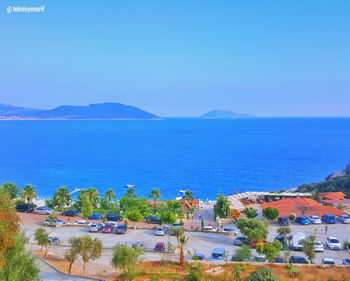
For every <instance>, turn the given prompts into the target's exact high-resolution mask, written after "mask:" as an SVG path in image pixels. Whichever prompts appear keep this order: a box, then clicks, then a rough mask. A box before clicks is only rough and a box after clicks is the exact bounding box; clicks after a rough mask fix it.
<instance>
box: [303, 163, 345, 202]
mask: <svg viewBox="0 0 350 281" xmlns="http://www.w3.org/2000/svg"><path fill="white" fill-rule="evenodd" d="M297 191H298V192H344V193H345V194H346V195H347V197H348V198H350V164H348V165H347V166H346V168H345V169H344V170H343V171H340V172H335V173H333V174H331V175H329V176H328V177H326V179H325V180H324V181H321V182H316V183H310V184H303V185H301V186H299V187H298V188H297Z"/></svg>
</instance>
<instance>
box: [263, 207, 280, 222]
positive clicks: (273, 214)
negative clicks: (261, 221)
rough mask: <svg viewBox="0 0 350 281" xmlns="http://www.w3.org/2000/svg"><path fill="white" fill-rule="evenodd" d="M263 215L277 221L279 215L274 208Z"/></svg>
mask: <svg viewBox="0 0 350 281" xmlns="http://www.w3.org/2000/svg"><path fill="white" fill-rule="evenodd" d="M263 213H264V215H265V217H266V218H267V219H268V220H275V219H277V218H278V215H279V211H278V209H276V208H272V207H268V208H266V209H264V211H263Z"/></svg>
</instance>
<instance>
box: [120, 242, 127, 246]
mask: <svg viewBox="0 0 350 281" xmlns="http://www.w3.org/2000/svg"><path fill="white" fill-rule="evenodd" d="M117 245H118V246H128V242H125V241H119V242H118V243H117Z"/></svg>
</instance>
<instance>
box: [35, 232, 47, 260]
mask: <svg viewBox="0 0 350 281" xmlns="http://www.w3.org/2000/svg"><path fill="white" fill-rule="evenodd" d="M34 239H35V241H36V242H37V243H38V245H39V246H41V251H42V250H43V247H45V254H44V259H45V258H46V254H47V250H48V247H49V245H50V242H49V234H48V233H47V232H46V230H45V229H43V228H41V227H40V228H37V229H36V230H35V233H34Z"/></svg>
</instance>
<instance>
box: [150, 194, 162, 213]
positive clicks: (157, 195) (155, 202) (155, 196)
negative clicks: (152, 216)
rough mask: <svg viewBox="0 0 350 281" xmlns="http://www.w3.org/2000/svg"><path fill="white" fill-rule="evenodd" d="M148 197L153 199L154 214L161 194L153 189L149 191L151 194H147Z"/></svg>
mask: <svg viewBox="0 0 350 281" xmlns="http://www.w3.org/2000/svg"><path fill="white" fill-rule="evenodd" d="M148 197H149V198H153V199H154V212H156V210H157V199H159V198H161V197H162V194H161V193H160V190H159V189H157V188H153V189H152V190H151V193H150V194H149V196H148Z"/></svg>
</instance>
